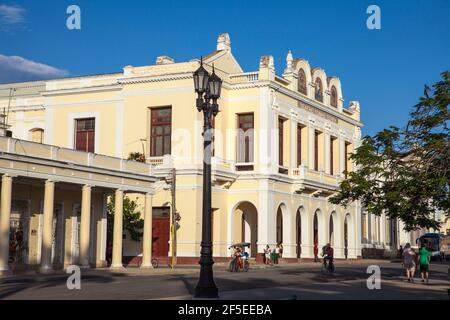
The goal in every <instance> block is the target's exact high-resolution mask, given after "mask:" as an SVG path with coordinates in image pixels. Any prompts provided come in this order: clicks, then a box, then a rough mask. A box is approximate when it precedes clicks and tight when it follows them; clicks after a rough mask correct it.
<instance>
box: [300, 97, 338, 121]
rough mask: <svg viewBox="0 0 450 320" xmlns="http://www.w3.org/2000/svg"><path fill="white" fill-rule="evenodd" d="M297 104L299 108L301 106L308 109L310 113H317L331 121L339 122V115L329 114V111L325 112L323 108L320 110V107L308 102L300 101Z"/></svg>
mask: <svg viewBox="0 0 450 320" xmlns="http://www.w3.org/2000/svg"><path fill="white" fill-rule="evenodd" d="M297 105H298V107H299V108H301V109H303V110H306V111H308V112H310V113H313V114H315V115H317V116H319V117H322V118H324V119H327V120H329V121H332V122H334V123H338V118H337V117H335V116H333V115H331V114H328V113H326V112H324V111H322V110H319V109H317V108H315V107H313V106H310V105H309V104H306V103H304V102H301V101H298V104H297Z"/></svg>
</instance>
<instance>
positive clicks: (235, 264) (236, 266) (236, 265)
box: [228, 257, 250, 272]
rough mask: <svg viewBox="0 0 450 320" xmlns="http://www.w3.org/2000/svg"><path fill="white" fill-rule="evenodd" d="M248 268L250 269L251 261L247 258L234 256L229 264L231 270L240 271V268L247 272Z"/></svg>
mask: <svg viewBox="0 0 450 320" xmlns="http://www.w3.org/2000/svg"><path fill="white" fill-rule="evenodd" d="M248 269H250V263H249V262H248V260H247V259H242V258H240V257H239V258H237V257H234V258H233V259H231V261H230V263H229V265H228V271H229V272H239V270H242V271H244V272H247V271H248Z"/></svg>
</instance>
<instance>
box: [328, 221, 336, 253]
mask: <svg viewBox="0 0 450 320" xmlns="http://www.w3.org/2000/svg"><path fill="white" fill-rule="evenodd" d="M328 230H330V234H329V236H328V243H330V244H331V246H332V247H334V246H335V245H336V243H335V241H334V220H333V214H331V215H330V221H329V225H328Z"/></svg>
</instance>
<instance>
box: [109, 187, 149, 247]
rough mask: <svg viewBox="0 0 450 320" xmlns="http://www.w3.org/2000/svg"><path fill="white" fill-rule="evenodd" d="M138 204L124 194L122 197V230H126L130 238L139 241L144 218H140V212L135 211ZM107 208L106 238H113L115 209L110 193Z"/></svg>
mask: <svg viewBox="0 0 450 320" xmlns="http://www.w3.org/2000/svg"><path fill="white" fill-rule="evenodd" d="M137 207H138V205H137V203H136V201H133V200H131V199H130V198H129V197H127V196H125V197H124V198H123V230H126V231H128V233H129V234H130V236H131V239H133V240H134V241H139V240H140V239H141V237H142V234H143V233H142V229H143V228H144V220H143V219H141V213H140V212H139V211H137V210H136V209H137ZM107 209H108V215H107V218H108V239H110V241H112V239H113V230H114V229H113V226H114V211H115V195H112V196H111V198H110V201H109V202H108V204H107Z"/></svg>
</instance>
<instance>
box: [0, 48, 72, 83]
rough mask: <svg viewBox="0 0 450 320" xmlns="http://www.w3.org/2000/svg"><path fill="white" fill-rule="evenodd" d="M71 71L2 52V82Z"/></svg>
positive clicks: (0, 79)
mask: <svg viewBox="0 0 450 320" xmlns="http://www.w3.org/2000/svg"><path fill="white" fill-rule="evenodd" d="M68 75H69V72H68V71H66V70H62V69H58V68H55V67H52V66H49V65H46V64H43V63H39V62H35V61H31V60H27V59H25V58H22V57H19V56H5V55H2V54H0V83H7V82H20V81H31V80H44V79H52V78H61V77H65V76H68Z"/></svg>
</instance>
